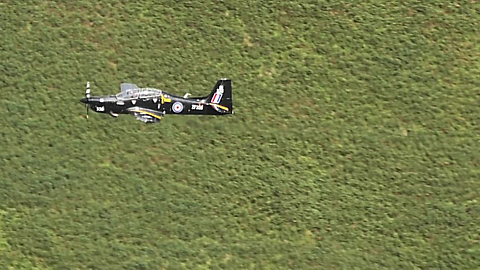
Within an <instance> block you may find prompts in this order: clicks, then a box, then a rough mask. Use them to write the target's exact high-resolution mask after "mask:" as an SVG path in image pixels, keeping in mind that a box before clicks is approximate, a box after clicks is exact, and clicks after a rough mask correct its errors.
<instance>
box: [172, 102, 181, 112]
mask: <svg viewBox="0 0 480 270" xmlns="http://www.w3.org/2000/svg"><path fill="white" fill-rule="evenodd" d="M172 111H173V112H174V113H181V112H182V111H183V104H182V103H181V102H178V101H177V102H175V103H173V105H172Z"/></svg>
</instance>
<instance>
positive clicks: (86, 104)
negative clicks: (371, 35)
mask: <svg viewBox="0 0 480 270" xmlns="http://www.w3.org/2000/svg"><path fill="white" fill-rule="evenodd" d="M85 98H87V103H85V106H86V107H87V119H88V111H89V109H90V106H89V105H88V99H89V98H90V82H87V89H86V90H85Z"/></svg>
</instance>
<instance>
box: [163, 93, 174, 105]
mask: <svg viewBox="0 0 480 270" xmlns="http://www.w3.org/2000/svg"><path fill="white" fill-rule="evenodd" d="M161 96H162V104H164V103H165V102H172V100H171V99H169V98H166V97H165V96H164V95H163V94H162V95H161Z"/></svg>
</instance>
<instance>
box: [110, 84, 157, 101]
mask: <svg viewBox="0 0 480 270" xmlns="http://www.w3.org/2000/svg"><path fill="white" fill-rule="evenodd" d="M120 89H121V91H122V92H120V93H119V94H117V98H118V99H132V98H150V97H158V96H160V95H161V94H162V90H158V89H154V88H139V87H138V86H137V85H135V84H132V83H122V84H121V85H120Z"/></svg>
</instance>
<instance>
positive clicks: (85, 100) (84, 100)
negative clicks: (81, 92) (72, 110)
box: [80, 98, 88, 104]
mask: <svg viewBox="0 0 480 270" xmlns="http://www.w3.org/2000/svg"><path fill="white" fill-rule="evenodd" d="M80 102H82V103H85V104H87V103H88V99H87V98H82V99H80Z"/></svg>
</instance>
